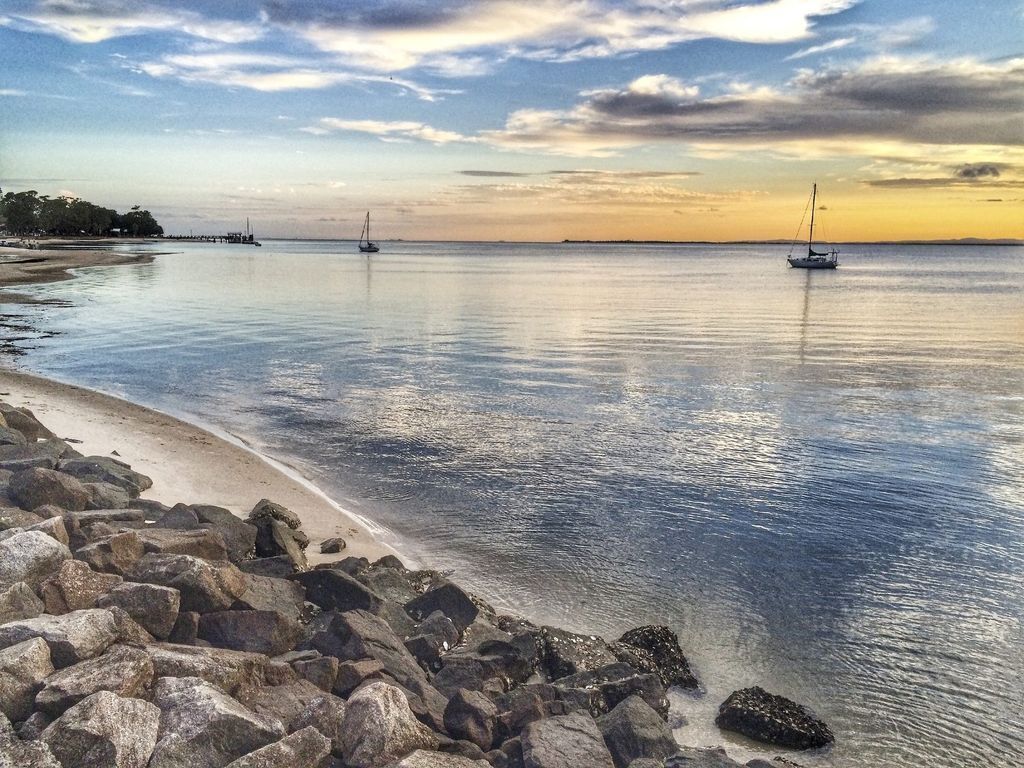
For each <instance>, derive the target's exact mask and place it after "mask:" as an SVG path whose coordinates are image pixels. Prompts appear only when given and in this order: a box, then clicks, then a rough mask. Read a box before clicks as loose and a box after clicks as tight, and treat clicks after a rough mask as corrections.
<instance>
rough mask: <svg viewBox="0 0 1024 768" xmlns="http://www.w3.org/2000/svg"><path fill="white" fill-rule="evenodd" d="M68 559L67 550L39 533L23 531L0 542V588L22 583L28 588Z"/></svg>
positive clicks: (34, 586)
mask: <svg viewBox="0 0 1024 768" xmlns="http://www.w3.org/2000/svg"><path fill="white" fill-rule="evenodd" d="M69 559H71V550H69V549H68V548H67V547H65V546H64V545H63V544H61V543H60V542H59V541H56V540H55V539H52V538H50V537H49V536H47V535H46V534H45V533H43V532H42V531H23V532H21V533H17V534H15V535H14V536H11V537H10V538H9V539H4V540H3V541H0V589H4V590H6V589H7V588H8V587H10V586H12V585H14V584H17V583H18V582H19V581H23V582H25V583H26V584H28V585H29V587H31V588H32V589H36V588H38V587H39V584H40V582H42V581H43V579H45V578H46V577H47V576H49V575H50V574H51V573H53V572H54V571H56V570H57V569H58V568H59V567H60V564H61V563H62V562H63V561H65V560H69Z"/></svg>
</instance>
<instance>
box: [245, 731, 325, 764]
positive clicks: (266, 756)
mask: <svg viewBox="0 0 1024 768" xmlns="http://www.w3.org/2000/svg"><path fill="white" fill-rule="evenodd" d="M330 759H331V742H330V741H329V740H328V739H327V737H326V736H324V735H323V734H322V733H320V731H318V730H317V729H316V728H313V727H312V726H310V727H307V728H303V729H302V730H300V731H296V732H295V733H293V734H291V735H290V736H285V737H284V738H283V739H281V740H280V741H277V742H274V743H273V744H268V745H267V746H265V747H261V748H260V749H257V750H256V751H255V752H250V753H249V754H248V755H245V756H244V757H240V758H238V759H237V760H235V761H233V762H231V763H229V764H228V766H227V768H299V767H300V766H301V768H327V766H328V764H329V763H330Z"/></svg>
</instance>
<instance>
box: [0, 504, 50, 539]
mask: <svg viewBox="0 0 1024 768" xmlns="http://www.w3.org/2000/svg"><path fill="white" fill-rule="evenodd" d="M42 521H43V518H42V517H40V516H39V515H37V514H35V513H34V512H29V511H27V510H24V509H19V508H18V507H4V508H0V532H6V531H9V530H11V529H12V528H17V529H25V528H29V527H30V526H33V525H36V524H38V523H41V522H42ZM12 535H13V534H12Z"/></svg>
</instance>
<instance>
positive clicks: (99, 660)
mask: <svg viewBox="0 0 1024 768" xmlns="http://www.w3.org/2000/svg"><path fill="white" fill-rule="evenodd" d="M152 681H153V662H152V661H151V660H150V658H149V655H148V654H147V653H146V652H145V651H142V650H140V649H138V648H132V647H131V646H127V645H114V646H111V647H110V648H109V649H108V650H107V652H106V653H104V654H103V655H102V656H97V657H96V658H94V659H89V660H88V661H82V662H79V663H78V664H74V665H72V666H70V667H65V668H64V669H62V670H61V671H60V672H57V673H56V674H53V675H51V676H50V677H48V678H47V679H46V682H45V685H44V686H43V689H42V690H41V691H39V693H38V695H37V696H36V708H37V709H39V710H41V711H43V712H44V713H46V714H47V715H48V716H50V717H58V716H59V715H60V714H61V713H63V712H64V711H65V710H66V709H68V708H69V707H72V706H74V705H75V704H77V703H78V702H80V701H82V699H85V698H87V697H89V696H91V695H92V694H94V693H96V692H97V691H113V692H114V693H116V694H117V695H118V696H127V697H140V695H141V694H142V692H143V691H144V690H145V689H146V688H147V687H148V686H149V684H150V683H151V682H152Z"/></svg>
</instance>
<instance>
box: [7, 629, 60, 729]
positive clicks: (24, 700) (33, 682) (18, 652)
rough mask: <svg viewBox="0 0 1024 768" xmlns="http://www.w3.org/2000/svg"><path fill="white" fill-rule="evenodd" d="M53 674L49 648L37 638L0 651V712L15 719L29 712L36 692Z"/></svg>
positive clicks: (43, 641) (18, 719) (21, 718)
mask: <svg viewBox="0 0 1024 768" xmlns="http://www.w3.org/2000/svg"><path fill="white" fill-rule="evenodd" d="M52 674H53V663H52V662H51V661H50V647H49V646H48V645H47V644H46V641H45V640H43V639H42V638H40V637H35V638H32V639H31V640H25V641H24V642H21V643H16V644H15V645H12V646H9V647H7V648H4V649H2V650H0V712H2V713H3V714H4V715H6V716H7V717H8V718H10V719H11V720H14V721H15V722H17V721H20V720H24V719H25V718H26V717H28V716H29V715H31V714H32V710H33V708H34V704H33V702H34V701H35V697H36V693H37V692H38V691H39V689H40V688H42V686H43V680H45V679H46V678H47V677H48V676H49V675H52Z"/></svg>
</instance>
